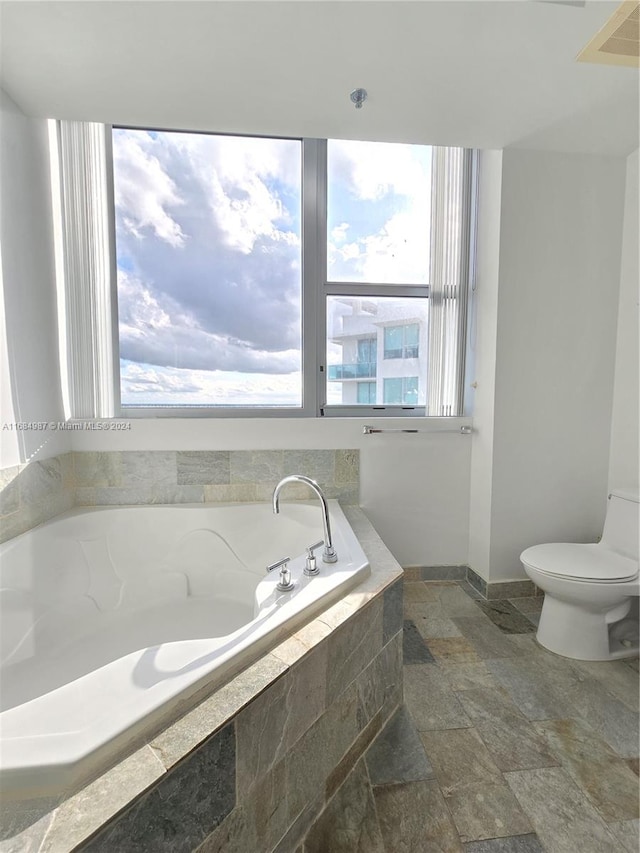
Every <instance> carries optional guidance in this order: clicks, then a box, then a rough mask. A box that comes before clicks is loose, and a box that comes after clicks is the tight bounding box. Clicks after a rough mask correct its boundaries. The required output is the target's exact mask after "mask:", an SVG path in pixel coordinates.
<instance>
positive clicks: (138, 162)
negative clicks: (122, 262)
mask: <svg viewBox="0 0 640 853" xmlns="http://www.w3.org/2000/svg"><path fill="white" fill-rule="evenodd" d="M147 139H149V137H147ZM144 142H145V135H141V134H139V133H138V134H135V135H134V134H133V133H132V132H130V131H119V132H118V133H116V134H114V138H113V158H114V167H115V169H116V170H117V174H118V180H117V181H116V183H115V204H116V209H117V210H120V211H121V212H122V223H123V225H124V227H125V229H126V230H127V231H129V232H130V233H131V234H133V235H134V236H135V237H136V238H138V239H142V238H143V237H144V236H145V233H144V232H145V231H147V230H151V231H152V232H153V233H154V234H155V235H156V236H157V237H159V238H160V239H161V240H164V241H166V242H167V243H168V244H169V245H170V246H174V247H180V246H184V244H185V239H186V238H185V235H184V233H183V232H182V229H181V228H180V226H179V225H178V223H177V222H176V221H175V220H174V219H173V218H172V216H171V214H170V213H169V212H168V208H171V207H178V206H180V205H181V204H184V201H183V199H181V198H180V196H179V195H178V193H177V191H176V186H175V184H174V182H173V181H172V180H171V178H170V177H169V176H168V175H167V174H166V172H165V171H164V170H163V168H162V166H161V165H160V162H159V160H158V159H157V157H155V156H153V155H151V154H149V153H148V152H147V151H145V150H144Z"/></svg>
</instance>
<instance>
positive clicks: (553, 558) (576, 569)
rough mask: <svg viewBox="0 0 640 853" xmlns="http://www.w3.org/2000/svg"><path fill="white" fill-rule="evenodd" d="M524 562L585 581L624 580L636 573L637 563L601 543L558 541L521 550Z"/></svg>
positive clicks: (543, 570) (535, 567)
mask: <svg viewBox="0 0 640 853" xmlns="http://www.w3.org/2000/svg"><path fill="white" fill-rule="evenodd" d="M520 559H521V560H522V562H523V563H524V564H525V565H528V566H531V567H532V568H534V569H537V570H538V571H540V572H545V573H546V574H548V575H556V576H558V577H565V578H575V579H576V580H578V579H579V580H588V581H609V582H611V581H627V580H633V578H635V577H636V575H637V574H638V563H637V561H636V560H632V559H631V558H630V557H623V556H622V554H616V552H615V551H611V550H609V549H608V548H604V547H602V546H601V545H578V544H576V543H572V542H571V543H570V542H557V543H551V544H548V545H534V546H533V547H532V548H527V550H526V551H523V552H522V554H521V556H520Z"/></svg>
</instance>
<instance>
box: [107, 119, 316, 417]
mask: <svg viewBox="0 0 640 853" xmlns="http://www.w3.org/2000/svg"><path fill="white" fill-rule="evenodd" d="M113 171H114V190H115V217H116V259H117V276H118V327H119V347H120V393H121V399H122V406H123V407H130V406H133V407H150V406H151V407H155V406H163V407H166V406H170V407H176V406H180V407H184V406H197V407H200V406H212V405H214V406H225V407H228V406H233V407H237V406H242V407H256V408H262V407H267V406H268V407H300V406H301V405H302V343H301V342H302V315H301V306H302V275H301V269H302V259H301V236H302V235H301V196H302V171H301V142H300V141H298V140H289V139H284V140H283V139H257V138H250V137H238V136H212V135H209V134H203V133H158V132H154V131H145V130H126V129H114V130H113Z"/></svg>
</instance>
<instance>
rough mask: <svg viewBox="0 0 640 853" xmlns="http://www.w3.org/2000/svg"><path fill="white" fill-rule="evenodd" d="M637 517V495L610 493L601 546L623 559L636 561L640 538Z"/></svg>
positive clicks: (618, 492)
mask: <svg viewBox="0 0 640 853" xmlns="http://www.w3.org/2000/svg"><path fill="white" fill-rule="evenodd" d="M639 516H640V503H639V499H638V495H635V494H632V493H631V492H624V491H622V490H620V491H612V492H611V494H610V495H609V500H608V503H607V517H606V519H605V522H604V530H603V532H602V540H601V542H602V544H603V545H606V546H607V547H608V548H611V550H613V551H617V552H618V553H619V554H624V555H625V557H631V558H632V559H634V560H637V559H638V550H639V548H638V537H639V536H640V526H639V523H638V519H639Z"/></svg>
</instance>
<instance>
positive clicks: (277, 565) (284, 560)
mask: <svg viewBox="0 0 640 853" xmlns="http://www.w3.org/2000/svg"><path fill="white" fill-rule="evenodd" d="M290 559H291V557H283V558H282V559H281V560H278V562H277V563H270V564H269V565H268V566H267V571H268V572H272V571H273V570H274V569H279V568H280V567H281V566H286V565H287V563H288V562H289V560H290Z"/></svg>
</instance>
